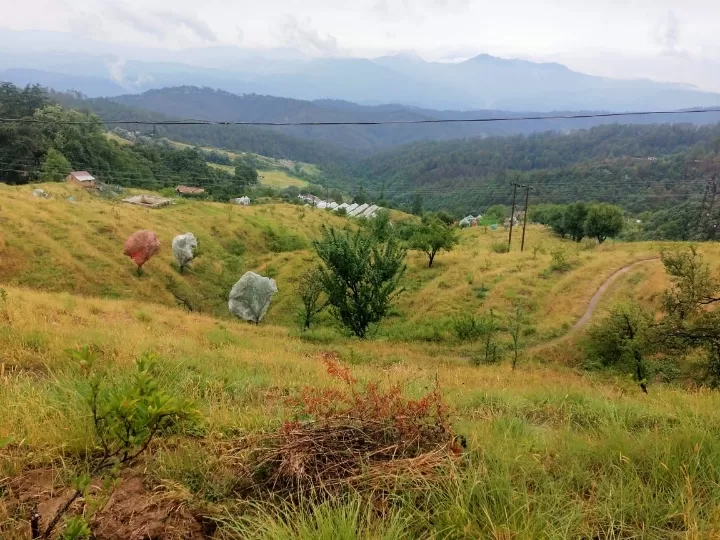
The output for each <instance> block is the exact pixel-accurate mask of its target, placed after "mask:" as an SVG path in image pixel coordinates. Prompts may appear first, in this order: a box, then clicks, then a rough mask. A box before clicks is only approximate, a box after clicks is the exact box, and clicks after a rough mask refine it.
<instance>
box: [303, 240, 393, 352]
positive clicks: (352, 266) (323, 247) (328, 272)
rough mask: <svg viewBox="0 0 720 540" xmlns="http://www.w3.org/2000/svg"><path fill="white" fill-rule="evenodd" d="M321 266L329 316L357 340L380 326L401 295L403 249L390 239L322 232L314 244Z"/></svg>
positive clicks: (321, 280)
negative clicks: (378, 239) (373, 325)
mask: <svg viewBox="0 0 720 540" xmlns="http://www.w3.org/2000/svg"><path fill="white" fill-rule="evenodd" d="M313 246H314V247H315V251H316V252H317V254H318V256H319V257H320V259H321V260H322V262H323V266H322V267H321V268H320V274H319V276H320V282H321V283H322V286H323V290H324V291H325V294H326V295H327V297H328V303H329V304H330V307H331V313H332V314H333V315H334V316H335V317H336V318H337V319H338V321H340V322H341V323H342V324H343V325H344V326H345V327H346V328H348V329H349V330H350V331H351V332H352V333H353V334H355V335H356V336H358V337H359V338H365V337H366V335H367V332H368V328H369V327H370V325H371V324H374V323H378V322H380V321H381V320H382V319H383V318H384V317H385V316H386V315H387V313H388V310H389V309H390V307H391V305H392V302H393V300H394V299H395V297H396V296H397V295H398V294H399V293H400V292H401V289H399V285H400V280H401V278H402V276H403V274H404V273H405V249H404V248H403V247H401V246H400V245H399V244H398V243H397V241H396V240H395V239H393V238H392V237H391V238H390V239H389V240H388V241H387V242H378V241H377V240H376V239H375V238H374V237H373V236H372V235H370V234H368V233H367V232H365V231H363V230H358V231H356V232H351V231H337V230H335V229H334V228H330V229H328V228H324V229H323V237H322V238H321V239H320V240H317V241H315V242H313Z"/></svg>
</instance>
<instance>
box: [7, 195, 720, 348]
mask: <svg viewBox="0 0 720 540" xmlns="http://www.w3.org/2000/svg"><path fill="white" fill-rule="evenodd" d="M43 187H44V188H45V189H46V190H47V191H48V192H50V193H51V194H52V198H51V199H50V200H45V199H39V198H35V197H32V195H31V191H32V187H31V186H24V187H9V186H0V197H2V198H3V201H4V202H3V205H2V208H3V210H2V215H0V219H1V220H2V229H1V230H0V257H1V259H0V261H1V264H0V283H7V284H11V285H21V286H28V287H33V288H36V289H41V290H46V291H55V292H61V291H65V292H69V293H72V294H81V295H90V296H101V297H108V298H132V299H137V300H143V301H149V302H156V303H161V304H164V305H176V302H177V300H176V298H175V296H173V294H172V292H175V293H179V295H180V296H181V297H182V298H184V299H187V300H188V301H189V302H190V304H191V306H193V308H194V309H197V310H199V311H202V312H205V313H211V314H214V315H221V316H228V313H227V308H226V298H227V293H228V291H229V289H230V287H231V286H232V284H233V283H234V282H235V281H237V279H239V278H240V276H241V275H242V274H243V273H244V272H246V271H248V270H252V271H257V272H259V273H261V274H263V275H268V276H270V277H273V278H274V279H276V281H277V283H278V288H279V293H278V294H277V295H276V296H275V298H274V300H273V305H272V307H271V309H270V311H269V313H268V315H267V319H266V322H268V323H270V324H280V325H284V326H287V327H294V326H296V320H297V319H296V312H297V308H298V300H297V296H296V291H295V287H296V283H297V279H298V277H299V276H300V274H301V273H302V272H304V271H305V270H307V269H308V268H310V267H311V266H312V265H313V264H316V263H317V261H316V259H315V256H314V254H313V252H312V250H311V241H312V240H314V239H317V238H318V237H319V236H320V231H321V226H322V225H331V226H336V227H344V226H346V225H347V224H348V223H350V221H348V220H347V219H345V218H341V217H337V216H334V215H333V214H332V213H330V212H327V211H325V210H318V209H311V208H303V207H299V206H296V205H286V204H268V205H260V206H250V207H247V208H246V207H237V206H232V205H227V204H219V203H209V202H202V201H192V200H186V199H178V200H177V201H176V204H174V205H173V206H171V207H167V208H163V209H157V210H149V209H144V208H139V207H135V206H132V205H128V204H125V203H121V202H117V201H115V202H110V201H107V200H101V199H98V198H97V197H95V196H92V195H90V194H88V193H85V192H84V191H83V190H82V189H81V188H74V187H72V186H67V185H65V184H45V185H43ZM70 195H72V196H74V197H75V198H76V201H75V202H70V201H68V200H67V197H68V196H70ZM139 229H151V230H154V231H155V232H156V233H157V234H158V236H159V238H160V240H161V242H162V248H161V252H160V254H159V255H157V256H156V257H155V258H153V259H152V260H150V261H149V262H148V263H147V264H146V266H145V271H144V274H143V276H141V277H138V276H137V275H136V273H135V271H134V265H133V264H132V262H131V261H130V259H129V258H127V257H126V256H124V255H123V254H122V250H123V244H124V242H125V240H126V239H127V237H128V236H129V235H130V234H131V233H132V232H134V231H136V230H139ZM188 231H189V232H193V233H194V234H195V235H196V236H197V237H198V239H199V242H200V247H199V256H198V258H197V259H196V260H195V261H194V262H193V263H192V265H191V268H190V269H189V270H188V271H187V272H185V273H184V274H180V273H179V272H178V271H177V269H176V268H175V267H174V265H173V259H172V254H171V250H170V243H171V241H172V238H173V237H174V236H175V235H177V234H181V233H184V232H188ZM506 237H507V233H506V232H505V231H502V230H499V231H492V230H490V229H487V230H486V229H485V228H472V229H468V230H464V231H462V232H461V242H460V245H458V246H457V247H456V248H455V249H454V250H453V251H452V252H450V253H445V252H442V253H440V254H439V255H438V256H437V258H436V261H435V264H434V267H433V268H427V258H426V257H425V256H424V255H423V254H422V253H419V252H410V254H409V255H408V259H407V264H408V269H407V273H406V276H405V279H404V281H403V287H404V289H405V290H404V292H403V293H402V294H401V295H400V296H399V298H398V300H397V303H396V307H395V308H394V309H393V310H392V312H391V314H390V315H391V316H390V317H389V318H388V319H387V320H386V321H385V322H384V323H383V324H382V325H380V327H379V328H378V329H377V330H376V334H375V335H376V337H378V338H386V339H390V340H418V339H419V340H423V341H428V342H433V341H439V342H452V340H453V339H455V335H454V330H453V324H454V321H455V320H456V319H457V318H458V317H468V316H475V317H479V316H483V315H486V314H488V313H489V310H490V309H492V310H493V312H494V313H495V315H496V316H498V317H499V319H500V320H501V321H506V319H507V317H508V316H509V315H510V314H511V313H513V312H514V309H515V307H516V306H518V305H520V306H521V307H522V309H523V311H524V314H525V317H526V319H527V322H526V325H527V327H528V330H527V333H526V338H525V340H524V341H525V344H526V345H534V344H539V343H543V342H545V341H548V340H550V339H552V338H554V337H557V336H560V335H562V334H564V333H565V332H566V331H567V330H568V329H569V328H570V327H571V326H572V325H573V324H574V323H575V322H576V321H577V320H578V319H579V318H580V317H581V316H582V315H583V313H584V312H585V309H586V307H587V304H588V302H589V301H590V298H591V297H592V296H593V294H594V293H595V291H596V290H597V288H598V287H599V286H600V285H601V284H602V283H603V282H604V281H605V279H607V278H608V277H609V276H610V275H612V274H613V273H614V272H615V271H617V270H618V269H619V268H621V267H622V266H624V265H626V264H629V263H631V262H633V261H637V260H641V259H644V258H648V257H658V256H659V253H660V250H661V249H663V248H667V247H673V244H672V243H667V244H660V243H630V244H627V243H626V244H623V243H613V242H606V243H605V244H603V245H601V246H595V247H593V248H592V249H585V248H587V247H589V246H588V245H587V244H585V245H579V244H576V243H573V242H570V241H561V240H559V239H557V238H555V237H553V236H552V235H551V234H550V233H549V232H548V231H547V230H546V229H545V228H543V227H536V226H532V227H529V229H528V231H527V237H526V250H525V252H524V253H520V251H519V242H517V241H516V242H515V243H514V245H513V250H512V251H511V252H510V253H506V254H498V253H494V252H493V251H492V250H491V245H492V244H493V243H497V242H503V241H505V239H506ZM516 240H517V238H516ZM535 248H537V249H535ZM558 249H559V250H562V251H563V252H564V253H565V256H566V258H567V259H568V261H569V262H570V263H571V265H572V267H571V269H570V270H569V271H567V272H564V273H559V272H553V271H550V267H551V264H552V261H553V255H552V253H553V252H554V251H557V250H558ZM702 251H703V253H707V254H708V255H709V257H710V260H715V259H718V260H720V257H718V256H717V255H716V254H715V255H714V253H715V251H713V249H712V248H711V247H710V245H704V246H702ZM713 257H714V259H713ZM651 270H652V271H653V272H655V274H653V275H656V277H654V278H653V280H660V279H661V278H662V269H661V265H660V264H659V263H648V265H646V266H642V267H637V268H635V269H633V270H632V271H631V272H629V273H628V274H627V275H626V276H624V277H623V278H622V279H621V280H618V282H617V284H616V285H614V286H613V287H611V289H610V290H609V291H608V293H607V294H608V295H612V294H613V291H615V290H616V288H617V287H619V286H621V285H622V284H623V283H625V282H626V280H628V279H637V278H635V277H634V276H636V275H644V273H646V272H649V271H651ZM658 273H659V274H658ZM658 283H659V284H660V285H658V286H661V285H662V282H661V281H658ZM654 292H655V293H657V287H656V289H655V290H654ZM649 295H650V293H648V292H643V291H642V290H639V292H638V295H637V296H638V298H639V299H640V300H643V301H648V300H650V298H649ZM604 301H605V300H604V299H603V302H604ZM602 305H603V306H604V305H605V304H604V303H603V304H602ZM319 324H320V325H321V326H323V327H334V325H333V322H332V319H331V318H330V316H329V315H328V314H327V313H325V314H322V315H321V317H320V320H319ZM506 338H507V336H505V339H506ZM470 346H472V344H471V345H470Z"/></svg>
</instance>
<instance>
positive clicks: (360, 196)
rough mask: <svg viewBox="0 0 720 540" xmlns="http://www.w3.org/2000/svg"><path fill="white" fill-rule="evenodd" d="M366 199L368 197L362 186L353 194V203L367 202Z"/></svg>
mask: <svg viewBox="0 0 720 540" xmlns="http://www.w3.org/2000/svg"><path fill="white" fill-rule="evenodd" d="M368 200H369V199H368V196H367V193H365V191H364V190H363V189H362V188H360V191H358V192H357V193H356V194H355V197H353V202H354V203H355V204H360V205H362V204H367V202H368Z"/></svg>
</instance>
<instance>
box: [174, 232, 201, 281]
mask: <svg viewBox="0 0 720 540" xmlns="http://www.w3.org/2000/svg"><path fill="white" fill-rule="evenodd" d="M197 245H198V242H197V238H195V235H194V234H193V233H185V234H179V235H177V236H176V237H175V238H173V241H172V252H173V256H174V257H175V260H176V261H177V263H178V266H179V267H180V272H181V273H182V272H183V271H184V270H185V267H186V266H187V265H188V264H190V261H192V260H193V259H194V258H195V249H196V248H197Z"/></svg>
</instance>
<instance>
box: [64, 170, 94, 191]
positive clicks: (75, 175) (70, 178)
mask: <svg viewBox="0 0 720 540" xmlns="http://www.w3.org/2000/svg"><path fill="white" fill-rule="evenodd" d="M65 181H66V182H68V183H71V184H77V185H78V186H82V187H84V188H87V189H92V188H94V187H95V177H94V176H93V175H92V174H90V173H89V172H87V171H73V172H71V173H70V174H68V175H67V176H66V177H65Z"/></svg>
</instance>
